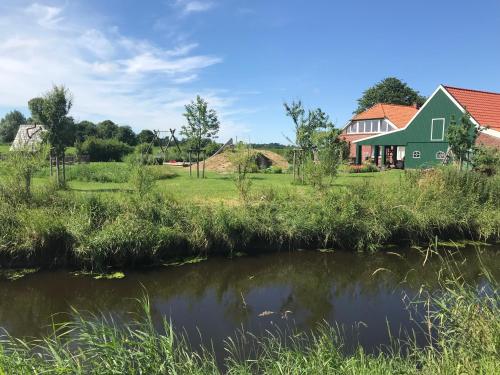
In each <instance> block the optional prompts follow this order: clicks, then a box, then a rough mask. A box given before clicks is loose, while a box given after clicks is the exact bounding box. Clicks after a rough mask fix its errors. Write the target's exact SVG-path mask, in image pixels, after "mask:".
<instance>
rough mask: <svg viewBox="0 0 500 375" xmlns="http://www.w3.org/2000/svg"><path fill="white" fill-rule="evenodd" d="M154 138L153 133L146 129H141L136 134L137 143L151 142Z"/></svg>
mask: <svg viewBox="0 0 500 375" xmlns="http://www.w3.org/2000/svg"><path fill="white" fill-rule="evenodd" d="M154 138H155V134H154V133H153V132H152V131H151V130H148V129H143V130H141V131H140V132H139V134H137V140H138V143H151V142H153V139H154Z"/></svg>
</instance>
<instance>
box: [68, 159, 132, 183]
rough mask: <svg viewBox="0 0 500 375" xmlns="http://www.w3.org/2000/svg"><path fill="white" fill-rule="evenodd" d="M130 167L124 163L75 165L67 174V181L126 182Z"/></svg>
mask: <svg viewBox="0 0 500 375" xmlns="http://www.w3.org/2000/svg"><path fill="white" fill-rule="evenodd" d="M130 170H131V167H130V166H129V165H128V164H124V163H90V164H77V165H75V166H73V167H71V168H70V169H69V171H68V173H67V180H68V181H71V180H77V181H84V182H104V183H106V182H116V183H120V182H127V181H128V179H129V176H130Z"/></svg>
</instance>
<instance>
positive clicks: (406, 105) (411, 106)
mask: <svg viewBox="0 0 500 375" xmlns="http://www.w3.org/2000/svg"><path fill="white" fill-rule="evenodd" d="M379 104H382V105H394V106H398V107H407V108H415V107H414V106H413V105H411V104H393V103H379Z"/></svg>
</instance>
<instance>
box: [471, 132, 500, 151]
mask: <svg viewBox="0 0 500 375" xmlns="http://www.w3.org/2000/svg"><path fill="white" fill-rule="evenodd" d="M476 144H478V145H483V146H487V147H496V148H498V149H500V138H496V137H493V136H492V135H488V134H484V133H479V136H478V137H477V140H476Z"/></svg>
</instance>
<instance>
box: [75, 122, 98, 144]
mask: <svg viewBox="0 0 500 375" xmlns="http://www.w3.org/2000/svg"><path fill="white" fill-rule="evenodd" d="M95 136H97V127H96V125H95V124H94V123H93V122H90V121H86V120H84V121H80V122H79V123H78V124H76V125H75V141H76V142H80V143H82V142H84V141H85V140H86V139H87V138H89V137H95Z"/></svg>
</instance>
